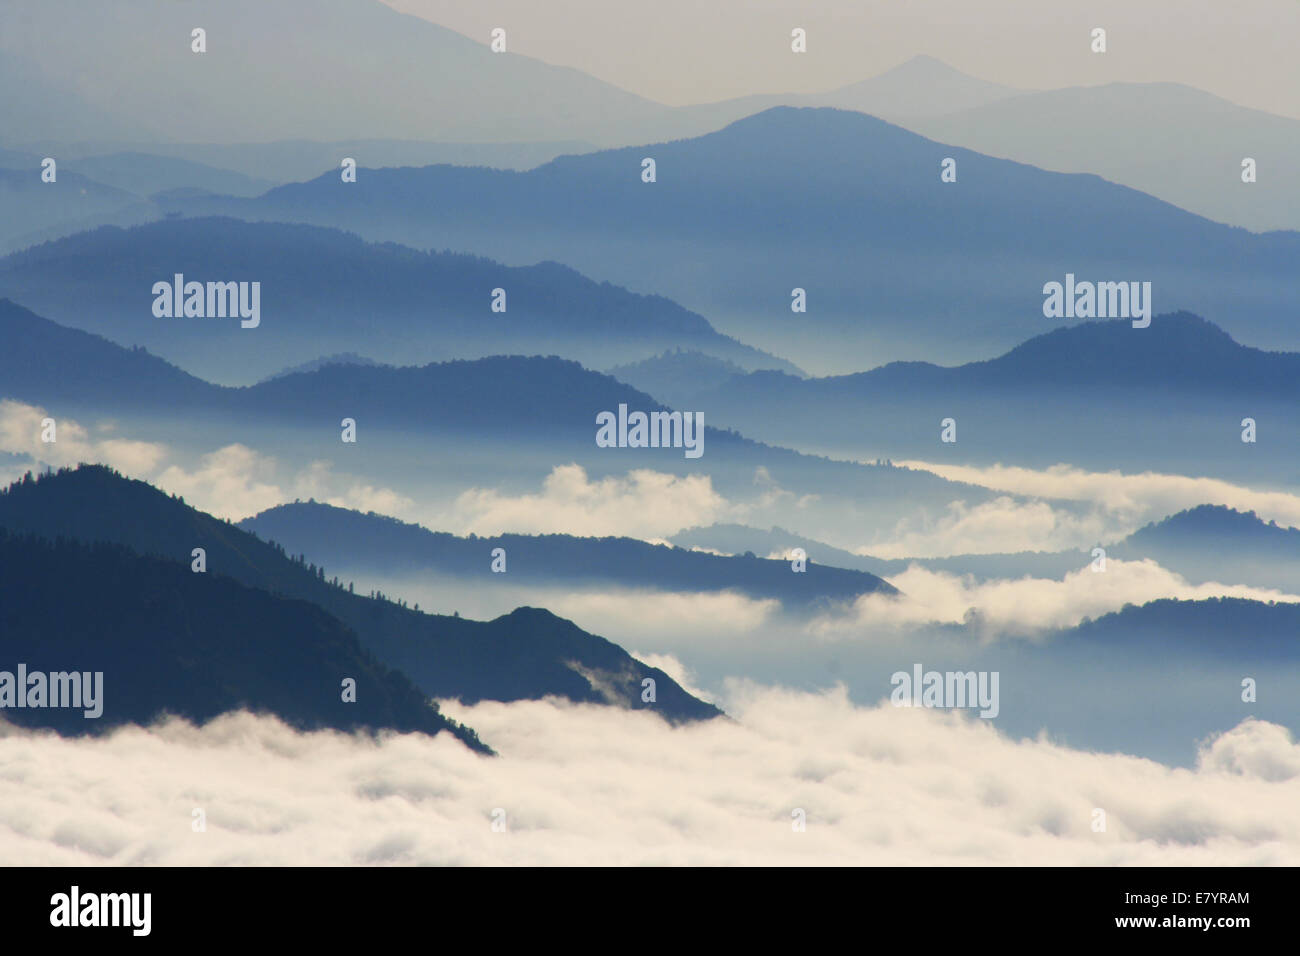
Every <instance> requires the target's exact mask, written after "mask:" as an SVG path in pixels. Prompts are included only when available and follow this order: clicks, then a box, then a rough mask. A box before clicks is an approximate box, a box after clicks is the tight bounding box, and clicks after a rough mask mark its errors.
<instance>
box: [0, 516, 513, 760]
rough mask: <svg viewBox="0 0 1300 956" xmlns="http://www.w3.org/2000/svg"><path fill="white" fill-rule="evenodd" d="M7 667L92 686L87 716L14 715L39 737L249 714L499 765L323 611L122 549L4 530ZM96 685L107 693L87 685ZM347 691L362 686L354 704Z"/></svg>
mask: <svg viewBox="0 0 1300 956" xmlns="http://www.w3.org/2000/svg"><path fill="white" fill-rule="evenodd" d="M13 493H14V492H13V491H12V490H11V491H9V492H7V493H4V494H3V495H0V501H5V500H6V499H7V498H8V496H9V495H12V494H13ZM20 494H21V493H20ZM70 595H75V598H76V599H75V600H69V596H70ZM0 655H2V659H3V662H4V663H3V665H0V667H3V669H4V670H5V671H7V672H9V673H10V674H11V675H13V674H14V673H15V669H16V667H17V665H18V664H24V665H26V670H27V672H28V674H32V673H34V672H40V673H42V674H46V675H48V674H52V673H55V672H65V673H66V672H79V673H81V674H82V675H83V677H82V687H81V690H80V693H81V695H82V696H81V698H80V700H79V703H81V704H82V706H80V707H66V706H64V707H54V706H52V705H53V704H54V703H55V701H54V699H53V698H52V697H48V696H47V697H46V698H45V701H44V702H45V704H46V705H47V706H46V707H42V708H34V707H31V706H28V707H26V708H16V707H15V706H14V703H13V702H11V703H10V704H9V705H8V706H6V707H5V709H4V710H2V711H0V716H2V717H3V718H4V719H6V720H9V721H11V722H13V723H17V724H20V725H22V726H26V727H49V728H53V729H56V730H58V731H59V732H60V733H65V734H80V733H90V732H95V731H99V730H105V729H108V728H111V727H116V726H119V725H120V724H123V723H141V724H144V723H148V722H149V721H151V720H153V719H154V718H156V717H159V716H161V715H163V714H176V715H179V716H183V717H187V718H189V719H191V720H194V721H199V722H203V721H207V720H210V719H211V718H213V717H215V716H217V715H218V714H222V713H225V712H227V711H231V710H236V709H240V708H248V709H252V710H255V711H261V712H270V713H273V714H276V715H277V716H279V717H280V718H281V719H283V720H285V721H287V722H288V723H290V724H292V725H294V726H296V727H300V728H303V729H315V728H320V727H332V728H335V729H338V730H355V729H361V728H371V729H381V728H384V729H392V730H399V731H422V732H424V733H431V734H435V733H438V732H439V731H442V730H446V731H449V732H450V733H451V734H453V735H454V736H456V737H457V738H458V739H460V740H461V741H462V742H464V743H465V744H466V745H467V746H469V747H471V748H473V749H475V750H479V751H483V752H486V751H487V748H485V747H484V746H483V744H482V743H481V742H480V741H479V740H478V738H477V736H476V735H475V734H474V732H473V731H471V730H469V729H468V728H465V727H463V726H461V725H459V724H457V723H456V722H455V721H452V720H448V719H447V718H446V717H444V716H442V714H440V713H439V712H438V709H437V707H436V706H435V705H434V704H432V703H431V702H430V701H429V700H428V699H427V698H426V697H425V695H424V694H421V693H420V692H419V691H418V690H417V689H416V688H415V686H414V685H412V684H411V682H410V681H409V680H407V679H406V677H405V676H404V675H402V674H399V673H396V672H395V671H392V670H390V669H388V668H386V667H384V666H383V665H382V664H380V663H379V662H378V661H376V660H375V659H374V658H373V657H372V656H371V655H370V654H368V653H367V652H366V651H364V650H362V648H361V646H360V644H358V643H357V639H356V636H355V635H354V634H353V633H352V632H351V631H350V630H349V629H347V628H346V627H344V626H343V625H342V624H341V623H339V621H338V620H336V619H335V618H333V617H331V616H330V615H328V614H326V613H325V612H324V611H322V610H321V609H320V608H318V607H316V606H314V605H312V604H309V603H307V602H305V601H298V600H291V599H287V598H283V597H276V596H273V595H271V594H269V593H267V592H266V591H262V590H258V589H255V588H249V587H244V586H242V585H240V584H238V583H237V582H236V581H235V580H233V579H232V578H229V577H226V576H224V575H220V574H207V573H204V574H196V573H193V572H192V571H191V570H190V568H189V567H187V566H186V565H185V564H183V563H181V562H179V561H167V560H162V559H159V558H150V557H142V556H140V555H138V554H136V553H134V552H132V551H131V550H129V549H127V548H124V547H121V546H117V545H109V544H103V543H98V544H83V543H81V542H76V541H70V540H68V539H66V538H61V539H59V540H58V541H55V542H51V541H49V540H42V539H40V538H37V537H35V536H29V535H16V534H13V533H11V532H9V531H8V530H5V529H3V528H0ZM96 672H100V673H101V674H102V682H101V679H98V678H93V677H92V678H90V679H89V680H87V675H93V674H94V673H96ZM11 679H12V677H11ZM47 680H52V678H47ZM345 680H352V681H354V682H355V697H354V699H353V700H350V701H347V700H344V690H343V685H344V681H345ZM19 690H20V691H23V692H26V691H27V690H28V688H26V687H24V688H19ZM46 692H47V693H53V689H52V688H51V687H47V689H46ZM88 694H89V695H90V696H94V697H95V698H96V699H95V700H94V701H93V706H87V705H91V704H92V701H91V700H89V699H88V696H87V695H88ZM64 703H67V702H66V701H65V702H64ZM88 711H90V712H92V713H93V712H94V711H99V713H98V714H96V715H95V716H93V717H90V718H88V717H87V716H86V713H87V712H88Z"/></svg>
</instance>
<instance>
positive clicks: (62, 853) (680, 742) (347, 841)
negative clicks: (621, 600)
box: [0, 685, 1300, 865]
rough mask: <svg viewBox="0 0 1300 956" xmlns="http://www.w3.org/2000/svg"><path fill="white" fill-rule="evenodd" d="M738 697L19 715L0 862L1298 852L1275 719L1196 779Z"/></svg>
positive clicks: (831, 700) (1246, 726)
mask: <svg viewBox="0 0 1300 956" xmlns="http://www.w3.org/2000/svg"><path fill="white" fill-rule="evenodd" d="M728 704H729V710H730V712H731V713H732V715H733V716H734V717H735V718H736V719H735V720H716V721H712V722H709V723H707V724H703V725H697V726H692V727H686V728H675V729H674V728H671V727H668V726H667V725H666V724H664V723H663V722H661V721H659V720H658V719H656V718H655V717H654V716H653V715H648V714H645V713H637V712H627V711H618V710H610V709H603V708H595V707H590V706H576V705H568V704H559V703H556V702H553V701H545V702H529V703H516V704H481V705H478V706H474V707H461V706H455V707H452V706H448V708H447V709H448V712H449V713H452V714H453V715H454V716H457V717H460V718H461V719H465V720H467V721H469V722H470V724H471V725H472V726H474V727H476V728H477V729H478V730H479V731H480V732H481V733H482V734H483V736H484V739H486V740H487V741H489V742H490V743H491V744H492V745H493V746H494V747H496V748H497V749H498V750H499V751H500V753H501V756H500V757H498V758H495V759H492V758H481V757H475V756H473V755H472V754H470V753H469V752H468V751H467V750H466V749H465V748H464V747H462V746H461V745H459V744H458V743H456V742H455V741H454V740H452V739H451V738H450V737H448V736H447V735H445V734H444V735H440V736H439V737H438V738H435V739H433V740H430V739H428V738H423V737H420V736H418V735H390V736H387V737H384V738H382V739H381V740H380V741H379V742H374V741H371V740H369V739H366V738H359V737H350V736H347V735H342V734H337V733H329V732H325V733H313V734H299V733H296V732H293V731H291V730H289V729H287V728H286V727H284V726H283V725H282V724H280V723H278V722H277V721H275V720H273V719H270V718H255V717H251V716H249V715H247V714H238V715H227V716H226V717H224V718H222V719H220V720H218V721H216V722H214V723H212V724H210V725H209V726H208V727H206V728H204V729H201V730H199V729H195V728H193V727H191V726H189V725H186V724H184V723H181V722H171V723H167V724H160V725H156V726H155V727H153V728H150V729H147V730H146V729H139V728H132V729H124V730H119V731H118V732H116V733H114V734H113V735H111V736H109V737H108V738H106V739H101V740H62V739H59V738H55V737H49V736H44V735H34V734H29V733H26V732H16V731H12V730H10V731H9V732H8V733H7V735H6V736H5V737H4V738H3V740H2V741H0V746H3V748H4V751H5V757H6V759H5V761H4V763H3V765H0V863H4V864H13V863H27V864H95V863H103V864H113V865H122V864H177V865H190V864H225V865H239V864H615V865H618V864H745V863H749V864H860V863H872V864H1008V865H1010V864H1082V865H1110V864H1144V865H1181V864H1197V865H1206V864H1213V865H1217V864H1225V865H1226V864H1232V865H1258V864H1292V865H1294V864H1296V863H1300V810H1298V809H1297V808H1300V746H1298V745H1297V744H1296V743H1295V742H1293V741H1292V740H1291V738H1290V736H1289V734H1288V733H1287V731H1285V730H1284V729H1282V728H1280V727H1277V726H1275V725H1272V724H1267V723H1262V722H1258V721H1253V720H1247V721H1244V722H1243V723H1241V724H1240V725H1238V726H1237V727H1236V728H1234V729H1233V730H1231V731H1229V732H1227V733H1225V734H1223V735H1220V736H1218V737H1217V738H1215V739H1214V740H1212V741H1210V742H1208V743H1207V744H1205V745H1204V746H1203V747H1202V749H1201V751H1200V758H1199V761H1198V764H1197V766H1196V768H1195V769H1194V770H1191V769H1171V768H1168V767H1165V766H1162V765H1160V764H1158V763H1154V762H1152V761H1149V760H1144V759H1139V758H1135V757H1127V756H1116V755H1104V754H1093V753H1083V752H1079V751H1074V750H1069V749H1066V748H1064V747H1061V746H1057V745H1055V744H1052V743H1050V742H1047V741H1045V740H1038V741H1026V742H1015V741H1012V740H1009V739H1007V738H1006V737H1003V736H1000V735H999V734H998V733H997V732H996V731H995V730H994V729H993V728H991V727H989V726H987V725H986V724H984V723H983V722H981V721H979V720H977V719H970V718H966V717H962V716H959V715H952V714H946V713H940V712H933V711H924V710H920V709H907V708H894V707H891V706H889V705H888V704H883V705H880V706H877V707H857V706H854V705H852V704H851V703H850V702H849V701H848V699H847V697H846V694H845V692H844V690H843V689H842V688H837V689H835V690H832V691H828V692H826V693H823V694H807V693H795V692H786V691H780V690H773V689H764V688H759V687H755V686H753V685H732V686H731V687H730V688H729V693H728ZM195 808H202V809H203V810H204V811H205V813H206V823H207V829H206V832H202V833H196V832H193V831H192V829H191V820H192V811H193V810H194V809H195ZM495 808H501V809H503V810H504V811H505V814H506V820H507V830H506V832H493V830H492V827H491V821H492V815H493V811H494V809H495ZM796 809H802V810H803V811H804V812H805V813H806V815H807V829H806V832H802V833H800V832H794V830H793V829H792V826H791V822H792V819H793V817H792V813H793V812H794V811H795V810H796ZM1094 809H1101V810H1104V811H1105V813H1106V829H1105V832H1094V830H1093V828H1092V822H1093V820H1094V812H1093V811H1094Z"/></svg>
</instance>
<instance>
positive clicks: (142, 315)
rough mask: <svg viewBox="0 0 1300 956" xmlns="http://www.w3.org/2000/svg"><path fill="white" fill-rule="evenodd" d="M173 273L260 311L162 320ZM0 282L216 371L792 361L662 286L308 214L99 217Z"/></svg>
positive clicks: (11, 261)
mask: <svg viewBox="0 0 1300 956" xmlns="http://www.w3.org/2000/svg"><path fill="white" fill-rule="evenodd" d="M177 274H180V275H182V276H183V277H185V278H184V281H187V282H188V281H197V282H200V283H207V282H230V281H240V282H250V283H251V282H258V283H260V285H259V288H260V290H261V293H260V294H261V299H260V309H261V312H260V317H259V324H258V325H257V326H256V327H255V328H243V327H242V326H241V321H240V319H239V318H238V317H234V318H230V317H226V318H214V317H205V318H201V319H195V318H192V317H191V318H185V317H173V318H171V319H164V318H159V317H158V316H157V315H155V314H154V311H153V307H154V303H155V299H156V295H155V294H154V293H153V291H152V289H153V287H154V284H155V283H157V282H164V283H172V282H173V281H174V276H175V275H177ZM498 289H500V290H502V292H501V294H498V293H496V292H495V291H494V290H498ZM0 292H3V294H5V295H7V296H9V297H11V298H14V299H17V300H20V301H23V302H25V303H27V304H29V305H31V306H33V307H34V308H36V309H37V310H38V311H40V312H42V313H43V314H47V315H49V316H51V317H53V318H55V319H57V320H59V321H62V322H64V323H66V324H68V325H72V326H76V327H79V328H84V329H86V330H87V331H91V332H96V333H99V334H101V335H106V336H109V337H111V338H113V339H114V340H116V341H119V342H122V343H128V344H141V345H145V346H146V347H148V348H150V349H151V350H152V351H155V352H157V353H158V354H160V355H163V356H165V357H166V358H168V359H170V360H172V361H175V362H179V363H181V364H183V365H184V366H185V367H186V368H188V369H189V370H191V371H193V372H196V373H198V374H200V375H204V376H205V377H208V378H216V379H222V378H230V377H234V376H236V375H244V376H247V375H250V374H251V375H253V376H254V377H255V378H260V377H262V376H265V375H269V374H271V373H273V372H275V371H277V370H279V369H280V368H281V367H283V366H284V365H289V364H296V363H300V362H304V361H308V360H311V359H314V358H317V357H319V356H320V355H321V354H322V353H323V352H327V351H330V350H335V351H340V352H343V351H349V350H352V349H355V348H356V347H358V345H359V344H363V345H364V348H365V350H366V351H367V352H368V353H369V354H371V355H372V356H374V357H375V358H377V359H380V360H383V361H390V362H393V361H402V362H410V361H412V360H423V361H432V360H434V359H439V358H452V357H455V358H472V357H476V356H479V355H491V354H500V353H501V351H502V350H503V349H505V350H507V351H510V352H512V353H515V354H519V353H526V354H542V355H546V354H553V353H561V354H564V355H565V356H566V357H570V358H576V359H579V360H581V361H584V362H587V363H588V364H592V365H595V366H597V367H599V366H603V365H609V364H614V363H615V362H618V361H620V360H622V361H625V360H627V359H629V358H642V357H645V356H646V355H649V354H652V353H654V352H656V351H661V350H662V349H664V348H665V347H667V346H670V345H671V346H677V347H680V346H689V347H691V348H694V349H702V350H706V351H709V352H710V353H711V354H717V355H719V356H720V357H723V358H726V359H728V360H731V361H735V362H738V363H740V364H743V365H744V366H745V367H746V368H756V367H767V368H780V369H783V370H785V371H793V372H797V371H798V370H797V369H796V368H795V367H794V366H793V365H791V364H790V363H789V362H786V361H784V360H781V359H777V358H775V357H773V356H770V355H766V354H763V353H761V352H759V351H757V350H755V349H752V348H750V347H748V346H745V345H743V344H742V343H740V342H737V341H735V340H734V339H731V338H728V337H726V336H723V335H720V334H719V333H718V332H717V331H715V330H714V329H713V327H712V326H711V325H710V324H709V322H708V321H707V320H706V319H704V318H703V317H702V316H700V315H697V314H695V313H693V312H690V311H688V310H686V309H683V308H682V307H681V306H679V305H677V304H676V303H674V302H671V301H669V300H667V299H664V298H663V297H661V296H656V295H638V294H634V293H629V292H627V291H626V290H623V289H620V288H618V287H616V286H612V285H610V284H609V283H597V282H593V281H591V280H589V279H587V278H585V277H583V276H581V275H579V274H578V273H576V272H574V271H573V270H572V269H568V268H566V267H564V266H561V265H558V264H556V263H554V262H542V263H540V264H537V265H533V266H528V267H507V266H502V265H500V264H499V263H497V262H493V261H491V260H487V259H482V258H479V257H476V256H469V255H457V254H452V253H448V252H442V253H425V252H418V251H416V250H414V249H411V248H408V247H405V246H399V245H396V244H392V243H383V244H372V243H366V242H363V241H361V240H360V239H358V238H357V237H356V236H353V235H349V234H346V233H344V232H341V231H338V230H333V229H323V228H319V227H313V226H302V225H288V224H274V223H249V222H241V221H238V220H233V219H193V220H191V219H181V220H162V221H158V222H153V223H149V224H147V225H142V226H136V227H133V228H130V229H125V230H124V229H118V228H115V227H109V226H105V227H102V228H100V229H96V230H93V231H91V232H88V233H84V234H78V235H76V236H70V237H66V238H64V239H60V240H58V241H55V242H51V243H46V244H43V245H40V246H36V247H34V248H32V249H28V250H26V251H23V252H19V253H14V254H12V255H9V256H7V257H5V258H4V259H0ZM87 303H94V306H93V308H87V307H86V304H87ZM204 308H205V309H206V301H205V303H204ZM172 311H173V312H174V310H172ZM230 311H233V310H230Z"/></svg>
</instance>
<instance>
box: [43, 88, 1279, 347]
mask: <svg viewBox="0 0 1300 956" xmlns="http://www.w3.org/2000/svg"><path fill="white" fill-rule="evenodd" d="M647 158H649V159H653V160H654V161H655V170H656V173H655V175H656V178H655V181H654V182H644V181H643V180H642V171H643V160H645V159H647ZM945 159H952V160H953V161H954V162H955V164H956V166H955V169H956V176H957V178H956V181H955V182H943V181H942V180H941V178H940V173H941V164H942V162H943V161H944V160H945ZM172 208H173V211H177V212H180V213H182V214H185V215H229V216H235V217H238V218H241V219H249V220H266V221H284V222H306V223H314V224H317V225H324V226H335V227H339V228H346V229H349V230H353V231H356V232H357V233H359V234H360V235H362V236H365V237H366V238H369V239H374V240H381V239H382V240H392V241H397V242H403V243H407V244H409V245H412V246H415V247H420V248H430V247H432V248H455V249H460V250H466V251H471V252H474V253H477V254H480V255H491V256H493V257H494V258H496V259H498V260H500V261H503V262H507V263H512V264H519V263H530V262H536V261H538V260H541V259H555V260H558V261H561V262H564V263H566V264H567V265H570V266H572V267H574V268H577V269H579V270H580V271H581V272H582V273H583V274H585V275H590V276H592V277H595V278H598V279H602V280H606V281H610V282H615V283H618V284H619V285H622V286H626V287H627V288H629V289H631V290H634V291H639V292H647V293H648V292H656V293H659V294H664V295H668V296H671V297H672V298H673V299H674V300H676V301H678V302H681V303H683V304H684V305H685V306H687V307H689V308H692V309H695V310H697V311H698V312H700V313H701V314H704V315H708V316H709V317H710V321H711V322H712V323H714V324H715V325H716V326H717V327H718V328H719V329H721V330H723V331H724V332H726V333H729V334H731V335H734V336H737V337H738V338H740V339H742V340H743V341H746V342H749V343H753V344H755V345H756V346H758V347H761V348H763V349H765V350H766V351H769V352H772V353H774V354H778V355H781V356H783V357H785V358H787V359H789V360H791V361H793V362H795V363H797V364H798V365H800V366H801V367H804V368H809V369H811V370H814V371H817V372H820V373H826V372H847V371H854V370H857V369H860V368H863V367H869V366H872V365H877V364H881V363H882V362H885V361H889V360H895V359H905V358H913V357H917V356H918V355H920V356H924V357H925V358H928V359H930V360H932V361H944V362H950V361H969V360H972V359H975V358H980V357H983V356H986V355H987V354H989V352H991V351H997V350H1000V349H1006V348H1010V347H1012V346H1014V345H1015V344H1017V343H1018V342H1019V341H1021V340H1023V339H1024V338H1026V337H1028V336H1029V335H1032V334H1035V333H1037V332H1039V331H1041V330H1042V329H1043V328H1044V326H1045V325H1049V324H1050V323H1053V322H1056V323H1061V322H1065V321H1068V320H1062V319H1047V318H1045V317H1044V299H1045V296H1044V291H1043V289H1044V286H1045V284H1046V283H1048V282H1053V281H1054V282H1058V283H1064V282H1066V281H1067V280H1066V276H1067V275H1073V276H1076V277H1077V278H1078V279H1079V280H1080V281H1092V282H1101V281H1125V282H1129V281H1137V282H1149V283H1150V284H1151V285H1150V289H1151V291H1150V298H1151V302H1149V303H1147V304H1148V305H1151V306H1152V307H1153V308H1152V311H1153V312H1171V311H1177V310H1180V309H1186V310H1195V311H1197V312H1198V313H1200V314H1203V315H1208V316H1211V317H1213V318H1215V319H1216V320H1217V321H1219V322H1221V323H1222V324H1223V325H1224V327H1225V328H1227V329H1228V330H1229V331H1230V332H1232V333H1233V334H1234V335H1238V336H1242V337H1247V338H1249V339H1250V340H1251V341H1253V342H1255V343H1257V344H1259V345H1260V346H1262V347H1268V348H1278V347H1292V348H1293V347H1296V344H1297V339H1296V337H1295V335H1294V323H1293V322H1291V321H1290V319H1291V318H1292V317H1294V316H1295V315H1296V314H1297V312H1300V292H1297V291H1296V289H1295V287H1294V283H1292V282H1290V281H1289V276H1290V274H1291V271H1292V270H1293V268H1294V263H1295V262H1296V261H1297V259H1300V233H1297V232H1277V233H1267V234H1262V235H1257V234H1253V233H1249V232H1246V231H1245V230H1242V229H1235V228H1232V227H1228V226H1224V225H1220V224H1217V223H1214V222H1210V221H1209V220H1206V219H1202V218H1201V217H1199V216H1195V215H1193V214H1191V213H1188V212H1185V211H1183V210H1181V209H1178V208H1176V207H1174V206H1171V205H1169V204H1167V203H1164V202H1161V201H1160V200H1157V199H1154V198H1152V197H1150V196H1147V195H1144V194H1141V193H1138V192H1136V191H1134V190H1132V189H1128V188H1125V187H1122V186H1117V185H1115V184H1113V183H1109V182H1106V181H1104V180H1102V179H1100V178H1098V177H1096V176H1092V175H1075V174H1063V173H1053V172H1046V171H1043V170H1040V169H1035V168H1033V167H1030V166H1025V165H1021V164H1019V163H1014V162H1010V161H1007V160H1002V159H994V158H991V157H988V156H984V155H981V154H979V153H975V152H971V151H968V150H965V149H961V148H959V147H954V146H947V145H943V144H941V143H937V142H934V141H932V140H929V139H926V138H924V137H921V136H918V135H916V134H915V133H911V132H908V131H907V130H905V129H902V128H900V127H898V126H894V125H891V124H889V123H886V122H884V121H882V120H879V119H875V118H873V117H870V116H866V115H863V114H861V113H856V112H845V111H841V110H832V109H793V108H786V107H781V108H775V109H770V110H767V111H765V112H762V113H759V114H757V115H754V116H750V117H747V118H745V119H742V120H739V121H737V122H734V123H732V124H730V125H729V126H726V127H725V128H723V129H721V130H719V131H717V132H714V133H709V134H706V135H703V136H699V137H696V138H693V139H685V140H676V141H673V142H661V143H655V144H652V145H644V146H637V147H629V148H623V149H614V150H606V151H602V152H597V153H591V154H586V155H581V156H565V157H560V158H558V159H556V160H553V161H552V162H550V163H547V164H545V165H542V166H539V167H537V168H536V169H532V170H528V171H526V172H507V171H500V170H488V169H474V168H464V167H453V166H430V167H424V168H399V169H365V170H362V171H360V172H359V173H358V176H357V181H356V182H355V183H351V184H342V183H340V182H339V177H338V176H337V175H334V174H328V175H325V176H322V177H320V178H318V179H315V180H312V181H309V182H306V183H296V184H291V185H285V186H281V187H278V188H276V189H273V190H271V191H269V192H267V193H266V194H265V195H263V196H260V197H257V198H255V199H236V198H232V199H226V200H222V199H216V198H210V199H196V200H193V201H181V202H177V203H174V204H172ZM704 263H707V266H705V265H704ZM795 289H803V290H804V292H805V298H804V301H805V306H806V311H804V312H795V311H792V304H793V303H794V302H795V298H794V296H795V293H794V291H793V290H795ZM37 304H38V305H39V304H40V303H39V302H38V303H37ZM643 357H645V356H638V357H637V358H638V359H639V358H643ZM722 357H724V358H727V357H728V356H722Z"/></svg>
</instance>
